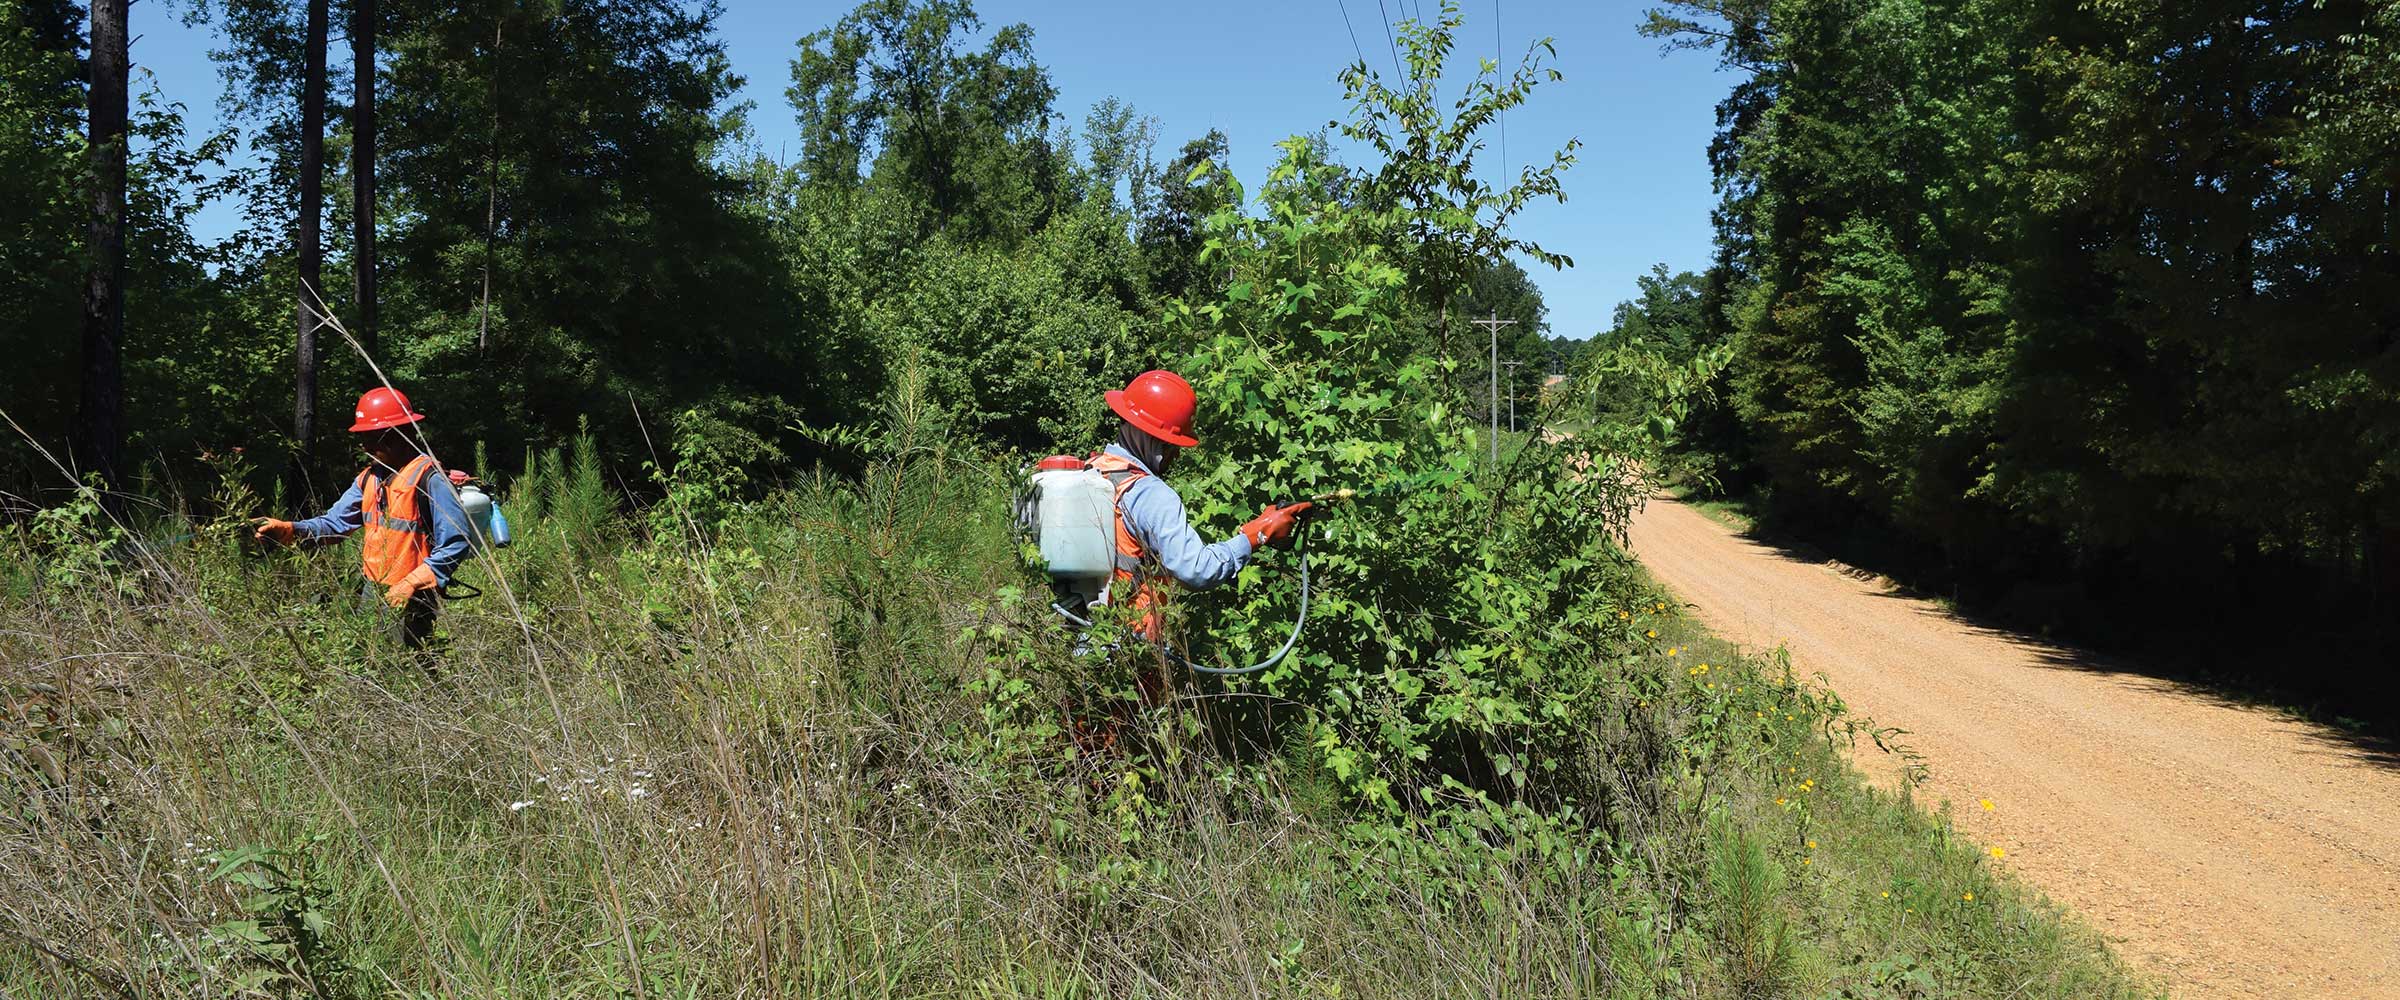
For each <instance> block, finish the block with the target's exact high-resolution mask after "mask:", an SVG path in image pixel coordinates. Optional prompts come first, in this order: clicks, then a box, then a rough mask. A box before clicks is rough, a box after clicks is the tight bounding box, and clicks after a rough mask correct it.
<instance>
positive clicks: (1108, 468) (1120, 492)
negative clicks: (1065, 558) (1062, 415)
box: [1089, 455, 1149, 576]
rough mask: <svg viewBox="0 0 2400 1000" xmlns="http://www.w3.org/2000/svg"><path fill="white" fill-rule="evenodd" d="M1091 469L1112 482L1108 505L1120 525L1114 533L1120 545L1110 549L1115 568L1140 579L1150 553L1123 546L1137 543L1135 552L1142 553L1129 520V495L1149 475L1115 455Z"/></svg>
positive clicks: (1096, 462) (1095, 461) (1093, 463)
mask: <svg viewBox="0 0 2400 1000" xmlns="http://www.w3.org/2000/svg"><path fill="white" fill-rule="evenodd" d="M1089 468H1090V469H1091V470H1092V471H1094V472H1098V473H1099V474H1100V475H1101V476H1103V477H1105V478H1106V479H1107V480H1108V485H1109V493H1108V505H1109V509H1110V510H1111V511H1112V512H1114V514H1115V516H1116V524H1114V525H1113V526H1112V531H1111V533H1112V534H1113V535H1115V536H1116V541H1117V542H1118V544H1114V545H1111V546H1110V548H1111V549H1112V550H1113V556H1112V559H1111V562H1112V565H1114V566H1115V567H1116V569H1117V571H1118V572H1120V573H1125V574H1129V575H1137V576H1138V575H1139V574H1140V573H1141V569H1142V557H1143V556H1144V555H1147V554H1148V553H1147V551H1146V550H1145V551H1136V552H1127V551H1125V550H1126V545H1125V544H1123V543H1124V542H1125V541H1127V540H1130V541H1131V542H1132V543H1133V546H1132V547H1133V548H1135V549H1136V550H1141V539H1140V538H1138V537H1136V536H1135V535H1134V533H1133V528H1132V526H1131V525H1130V524H1128V523H1127V522H1126V520H1125V494H1126V492H1127V491H1129V490H1131V489H1133V484H1135V483H1137V482H1140V481H1141V480H1142V477H1143V476H1146V475H1149V473H1146V472H1143V471H1142V470H1141V469H1138V468H1135V467H1134V465H1133V463H1131V462H1127V461H1125V460H1124V459H1121V458H1117V457H1115V456H1113V455H1101V456H1099V457H1097V458H1094V459H1093V460H1092V461H1091V463H1090V465H1089Z"/></svg>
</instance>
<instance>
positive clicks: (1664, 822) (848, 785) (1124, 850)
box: [0, 450, 2137, 998]
mask: <svg viewBox="0 0 2400 1000" xmlns="http://www.w3.org/2000/svg"><path fill="white" fill-rule="evenodd" d="M904 454H906V453H904ZM533 465H534V467H535V470H536V471H535V473H534V474H533V475H532V476H530V477H529V478H528V479H526V480H524V481H521V482H518V483H515V484H512V489H511V490H510V491H509V497H510V504H511V515H512V520H514V521H516V522H517V526H518V538H519V541H518V544H517V546H516V547H514V548H512V549H510V550H506V551H504V552H501V553H497V554H493V555H491V556H489V557H487V558H486V559H484V560H482V561H480V562H479V563H478V564H476V565H475V566H474V567H473V568H471V569H470V570H469V571H468V574H469V576H470V578H472V579H474V580H476V581H477V582H478V584H479V585H481V586H482V587H483V589H484V590H485V593H486V596H485V597H484V598H482V599H480V600H474V601H465V602H454V603H452V604H450V605H448V606H447V607H446V609H445V612H444V617H443V619H442V626H441V627H442V633H443V639H442V643H441V645H440V648H439V651H438V654H437V655H436V657H435V659H434V660H432V661H431V662H420V661H419V660H417V659H416V658H414V657H411V656H409V655H407V654H405V653H403V652H402V651H399V650H397V649H394V648H392V647H390V646H388V645H386V644H385V643H384V641H383V640H382V639H381V638H380V635H379V632H378V629H377V625H378V619H377V614H378V612H377V610H376V609H375V608H373V607H372V606H362V605H361V604H360V602H359V601H358V600H357V596H356V595H357V585H356V583H355V577H354V574H355V569H354V568H353V567H354V556H353V555H352V554H351V553H350V552H349V550H347V549H336V550H332V551H323V552H317V553H313V554H310V553H285V552H276V553H260V552H253V551H249V550H246V549H245V548H243V547H241V546H239V545H236V544H233V543H231V542H229V541H225V540H224V538H225V537H226V536H224V535H222V534H214V533H211V532H209V531H203V532H201V533H200V534H199V535H198V537H199V538H200V539H201V540H200V541H199V542H198V543H196V544H190V545H185V546H181V547H177V548H173V549H169V550H162V551H158V552H153V553H151V554H149V555H146V556H144V557H142V558H138V559H130V560H128V559H119V560H117V561H115V562H114V563H113V564H110V563H108V562H107V561H106V560H87V561H86V562H88V563H89V565H88V566H86V565H84V564H83V563H76V564H75V565H76V566H78V567H80V568H77V569H75V570H73V571H72V572H65V571H61V572H52V570H54V569H56V568H57V567H59V566H62V565H67V563H68V562H71V561H72V560H67V561H61V560H62V559H65V556H64V555H62V553H68V552H69V550H72V549H73V547H74V545H75V544H76V543H75V541H74V539H73V538H72V537H71V533H60V532H53V533H52V534H51V535H49V536H45V537H44V538H43V539H41V540H40V541H38V542H37V541H36V540H35V539H33V538H32V537H31V536H30V535H29V534H28V533H26V532H24V531H21V530H20V531H19V532H17V533H16V534H15V535H14V536H12V537H10V538H9V539H8V540H7V541H5V542H0V545H6V546H7V547H8V551H7V552H6V553H5V556H6V559H5V562H4V563H0V565H6V566H8V567H9V568H8V569H7V570H6V571H5V572H6V573H7V574H8V575H9V576H8V579H7V581H6V586H5V587H0V593H4V594H5V596H4V597H0V621H5V622H6V625H5V626H0V710H4V711H5V722H4V723H0V994H4V995H10V996H16V995H24V996H138V997H151V996H209V997H219V996H249V995H261V996H295V997H296V996H327V997H333V996H351V997H368V996H407V997H420V996H473V997H553V996H565V997H576V996H604V995H605V996H631V997H640V998H654V997H721V996H759V997H773V996H825V995H840V996H871V997H918V996H970V997H1019V996H1023V997H1084V996H1092V997H1100V996H1108V997H1117V996H1201V995H1244V996H1256V995H1275V996H1455V995H1460V994H1472V995H1483V996H1512V997H1513V996H1561V997H1564V996H1619V997H1637V996H1640V997H1651V996H1716V995H1744V996H1817V995H1827V994H1828V993H1829V992H1831V995H1847V996H1892V997H1904V996H1994V997H1997V996H2050V997H2089V996H2126V995H2134V994H2135V993H2136V992H2137V991H2136V990H2135V988H2134V987H2133V986H2131V985H2129V984H2128V983H2127V981H2126V979H2125V978H2124V976H2123V975H2122V973H2120V972H2119V971H2117V969H2116V968H2115V966H2114V964H2113V963H2112V961H2111V960H2110V959H2109V958H2108V957H2107V956H2106V954H2105V952H2104V951H2103V950H2102V949H2101V948H2100V946H2099V945H2098V944H2097V943H2096V942H2095V941H2094V940H2093V939H2092V938H2091V937H2090V936H2089V935H2088V934H2087V933H2084V932H2082V931H2079V930H2077V929H2075V928H2074V927H2073V925H2072V924H2071V923H2068V922H2066V921H2064V920H2062V919H2061V918H2060V916H2059V915H2058V914H2056V913H2055V912H2052V911H2050V910H2047V909H2045V908H2043V907H2041V906H2040V905H2039V904H2038V903H2034V902H2028V901H2027V897H2026V895H2025V894H2024V893H2023V892H2022V891H2021V890H2019V889H2016V888H2014V887H2013V886H2010V885H2008V884H2007V883H2006V882H2005V881H1998V880H1995V879H1994V878H1993V877H1992V876H1991V874H1990V872H1989V871H1988V870H1987V869H1985V868H1983V867H1982V866H1981V865H1979V864H1978V863H1977V860H1976V856H1975V855H1974V853H1973V851H1972V849H1971V848H1970V847H1968V846H1966V845H1960V844H1956V843H1952V842H1951V841H1950V840H1949V838H1947V837H1946V836H1945V835H1943V834H1942V833H1941V830H1940V828H1939V827H1938V825H1935V824H1934V822H1933V821H1932V820H1929V819H1927V818H1926V817H1924V816H1922V815H1921V814H1919V813H1917V812H1915V811H1914V810H1913V809H1911V808H1909V807H1908V806H1907V805H1906V804H1905V803H1899V802H1895V801H1890V800H1886V799H1879V798H1876V797H1874V796H1873V795H1872V793H1869V792H1867V791H1865V790H1864V789H1863V787H1862V786H1860V785H1858V783H1857V782H1856V781H1855V778H1854V776H1853V775H1851V774H1850V773H1849V772H1847V771H1846V770H1844V765H1843V764H1842V763H1841V760H1840V757H1839V756H1838V755H1837V753H1836V751H1835V749H1834V747H1833V745H1832V743H1831V741H1830V740H1829V739H1828V738H1827V734H1828V733H1829V732H1835V731H1838V716H1837V715H1836V714H1835V706H1834V705H1833V704H1832V703H1831V702H1830V701H1829V700H1827V699H1825V698H1823V697H1821V696H1819V695H1816V694H1813V693H1811V692H1810V691H1809V690H1808V689H1807V688H1805V687H1804V686H1801V685H1797V684H1794V683H1791V682H1790V681H1789V679H1788V678H1786V677H1783V676H1782V675H1781V673H1780V672H1779V671H1778V669H1777V668H1776V667H1775V666H1774V665H1773V664H1771V663H1762V662H1759V661H1751V660H1740V659H1735V658H1730V657H1727V656H1719V657H1718V658H1717V659H1715V660H1711V661H1710V662H1712V663H1718V664H1719V665H1718V666H1717V667H1716V668H1715V669H1716V672H1715V673H1714V674H1713V675H1712V676H1713V678H1714V679H1715V680H1716V681H1720V682H1722V683H1724V684H1726V685H1727V686H1728V688H1733V687H1739V688H1740V689H1741V691H1742V692H1743V694H1742V695H1740V696H1738V697H1737V696H1733V695H1730V694H1727V695H1725V696H1723V697H1722V698H1720V697H1719V696H1717V695H1715V694H1713V692H1714V691H1715V689H1711V688H1703V687H1700V686H1699V683H1686V682H1687V681H1695V680H1696V675H1692V674H1690V673H1688V669H1689V666H1690V665H1691V664H1692V663H1694V662H1695V661H1694V658H1693V657H1694V655H1695V654H1694V653H1693V651H1692V650H1691V649H1689V648H1687V647H1688V646H1689V645H1690V644H1691V643H1692V642H1693V641H1695V640H1700V641H1705V640H1701V639H1700V637H1697V636H1692V635H1689V634H1688V633H1687V632H1684V631H1679V630H1688V629H1689V626H1688V624H1686V623H1683V622H1681V620H1680V619H1677V618H1675V617H1674V616H1673V615H1672V614H1671V613H1668V612H1662V611H1661V610H1659V608H1658V607H1657V606H1656V605H1648V606H1649V607H1650V610H1649V611H1646V612H1645V613H1646V614H1650V615H1653V616H1654V617H1655V620H1656V622H1657V624H1658V625H1659V626H1661V629H1662V630H1663V631H1665V632H1666V633H1667V635H1666V636H1665V637H1664V638H1662V639H1661V641H1660V643H1659V647H1658V648H1657V649H1654V650H1647V651H1644V652H1643V653H1642V654H1641V655H1637V656H1633V657H1628V658H1625V659H1624V660H1623V661H1621V662H1608V663H1591V664H1585V665H1582V666H1581V667H1580V668H1579V669H1585V670H1591V671H1601V672H1605V673H1607V674H1609V675H1610V676H1611V678H1613V682H1614V683H1617V684H1618V685H1619V688H1620V689H1621V690H1622V691H1624V692H1625V694H1624V696H1623V698H1622V699H1620V701H1619V702H1618V703H1616V704H1614V705H1613V707H1612V709H1611V711H1610V712H1608V713H1605V714H1604V715H1603V716H1602V717H1599V718H1595V719H1592V720H1591V726H1590V732H1591V738H1590V740H1589V743H1588V746H1584V747H1581V748H1579V749H1578V752H1577V756H1576V757H1575V759H1576V760H1578V761H1580V762H1581V766H1582V768H1583V770H1584V771H1585V772H1586V773H1585V774H1583V775H1580V776H1578V777H1577V778H1576V780H1575V781H1573V782H1569V783H1566V784H1567V786H1570V787H1574V788H1578V789H1581V790H1582V792H1581V794H1580V795H1579V796H1578V797H1577V801H1576V802H1574V803H1573V804H1572V806H1571V812H1568V813H1562V812H1561V811H1560V810H1552V809H1536V808H1533V807H1531V806H1529V805H1527V804H1525V803H1522V802H1514V803H1512V802H1504V801H1491V800H1483V801H1482V804H1481V805H1479V806H1474V807H1473V808H1469V809H1466V810H1465V811H1464V812H1463V815H1465V816H1467V817H1468V821H1466V822H1448V823H1432V822H1421V821H1418V820H1419V819H1421V817H1418V818H1412V817H1408V816H1402V817H1391V816H1384V815H1378V814H1369V813H1362V812H1359V811H1357V809H1356V807H1355V806H1354V805H1352V804H1350V803H1351V800H1350V799H1348V798H1346V797H1344V796H1343V795H1341V794H1340V793H1339V792H1338V790H1337V789H1335V788H1333V787H1331V782H1330V780H1329V779H1327V778H1325V777H1324V775H1323V773H1322V770H1321V766H1320V762H1319V761H1317V760H1316V759H1315V758H1314V757H1313V756H1312V750H1311V748H1309V747H1306V746H1291V745H1285V744H1283V743H1281V742H1279V741H1278V740H1277V739H1276V737H1277V735H1278V730H1277V728H1276V727H1275V726H1274V725H1273V724H1272V721H1271V720H1270V721H1268V722H1266V723H1263V724H1262V723H1261V722H1259V721H1258V718H1257V717H1256V716H1255V715H1254V714H1244V713H1245V712H1246V711H1247V710H1248V709H1251V708H1254V707H1255V705H1254V703H1255V702H1256V701H1257V699H1253V698H1248V697H1245V696H1244V693H1243V692H1241V691H1239V690H1236V689H1230V688H1227V687H1225V686H1223V685H1218V684H1215V683H1214V682H1208V683H1202V682H1198V681H1193V682H1189V683H1186V684H1185V686H1183V687H1182V688H1181V689H1179V691H1180V694H1179V696H1178V697H1177V699H1176V700H1174V701H1172V702H1169V703H1167V704H1164V705H1161V706H1156V707H1150V708H1144V707H1141V706H1140V705H1139V704H1138V703H1137V702H1134V701H1132V700H1131V699H1125V698H1118V697H1114V696H1112V695H1110V694H1107V693H1104V692H1106V691H1107V690H1108V689H1110V688H1112V687H1120V686H1121V684H1120V681H1121V677H1119V676H1118V675H1117V674H1114V673H1112V671H1115V670H1118V669H1120V668H1121V665H1117V664H1114V663H1112V662H1111V661H1110V660H1109V658H1107V657H1095V656H1083V657H1078V656H1077V655H1076V654H1075V652H1074V650H1073V649H1072V646H1071V642H1070V639H1069V637H1067V636H1064V635H1062V634H1061V633H1059V632H1058V631H1057V630H1055V629H1054V628H1053V627H1051V625H1050V623H1049V622H1048V621H1046V620H1045V618H1044V612H1043V611H1042V610H1041V608H1040V606H1039V603H1038V602H1037V601H1036V600H1034V599H1032V598H1030V597H1028V596H1024V595H1022V594H1020V593H1018V591H1017V588H1019V587H1020V586H1021V585H1022V584H1024V582H1025V579H1024V576H1023V574H1022V571H1021V570H1020V569H1019V568H1018V566H1017V564H1016V557H1015V551H1014V545H1013V542H1012V541H1011V539H1010V538H1009V536H1008V533H1007V529H1006V513H1007V512H1006V510H1005V507H1004V491H1003V490H1001V489H999V488H998V487H997V486H996V484H995V472H994V470H993V469H991V468H988V467H986V466H984V465H982V464H980V463H978V462H975V461H970V460H964V459H959V458H956V457H954V456H947V455H942V454H939V453H938V452H931V451H927V452H924V453H921V454H915V457H913V458H909V457H902V458H899V459H895V460H893V461H891V462H887V463H885V464H882V465H879V466H877V467H876V468H875V469H874V470H873V471H871V472H870V473H869V474H868V475H867V476H866V477H865V478H864V479H863V480H860V481H855V482H837V481H832V480H820V481H813V482H807V483H802V484H799V485H798V486H796V487H795V488H792V489H790V490H788V491H786V492H784V493H782V494H779V495H777V496H776V497H774V498H773V499H770V500H767V501H764V502H760V503H757V504H753V505H751V506H749V507H748V508H747V509H746V510H743V511H742V512H740V513H738V514H736V515H734V516H732V517H730V518H726V519H724V520H722V521H711V522H705V523H704V522H703V521H701V520H700V519H697V518H692V517H681V516H679V514H678V512H677V511H676V510H673V509H669V510H665V511H653V512H652V516H650V517H648V518H646V519H644V520H643V522H641V523H640V524H639V525H637V524H636V523H635V522H632V521H628V520H627V519H625V518H623V517H621V516H620V515H619V514H618V512H617V511H616V509H615V506H614V500H613V498H612V491H610V490H609V489H608V488H607V487H606V485H605V483H606V480H605V479H604V477H602V475H601V470H600V469H599V468H598V466H597V464H596V463H595V461H594V460H593V458H592V457H591V454H590V452H589V451H588V450H585V451H583V452H581V453H580V454H569V455H565V456H556V455H554V456H549V457H547V458H545V459H543V460H541V461H537V462H535V463H533ZM679 525H680V530H678V526H679ZM85 544H93V545H97V544H100V542H99V540H97V539H93V538H89V537H87V538H86V539H85ZM114 584H121V585H114ZM1636 596H1637V595H1633V594H1628V595H1627V597H1628V601H1627V603H1628V605H1629V606H1636V602H1635V601H1634V600H1633V599H1634V598H1635V597H1636ZM1647 600H1648V599H1647V597H1646V596H1644V597H1642V601H1643V602H1647ZM1669 649H1674V650H1675V653H1674V654H1673V655H1669V653H1668V650H1669ZM1720 660H1721V661H1722V662H1719V661H1720ZM1727 699H1732V700H1727ZM1764 706H1776V707H1778V710H1779V713H1780V714H1787V715H1788V716H1789V718H1786V719H1782V720H1777V721H1773V722H1771V723H1769V724H1763V725H1754V726H1753V725H1744V726H1727V725H1726V724H1725V718H1726V717H1727V713H1735V714H1739V713H1742V712H1748V711H1753V710H1754V709H1755V710H1756V711H1757V712H1759V713H1760V718H1759V720H1754V721H1762V722H1763V721H1766V720H1765V718H1764V714H1763V711H1764V708H1763V707H1764ZM1237 709H1240V711H1237ZM1283 710H1284V711H1296V710H1297V709H1293V708H1291V707H1289V706H1284V707H1283ZM1096 729H1098V730H1106V731H1108V733H1109V735H1110V736H1112V737H1113V740H1111V741H1109V742H1108V743H1107V746H1106V748H1105V749H1098V748H1097V747H1098V744H1097V743H1096V741H1094V740H1092V739H1090V738H1089V736H1090V734H1091V732H1092V731H1094V730H1096ZM1236 732H1238V733H1240V734H1242V737H1243V738H1242V739H1240V740H1234V739H1230V738H1229V734H1231V733H1236ZM1778 772H1782V773H1778ZM1804 772H1805V773H1806V774H1807V775H1810V776H1811V777H1810V778H1809V780H1810V781H1811V784H1810V785H1809V786H1807V787H1808V788H1810V789H1812V790H1813V791H1809V792H1794V791H1792V788H1793V787H1796V782H1797V781H1798V780H1799V779H1798V778H1797V777H1796V776H1797V775H1800V774H1802V773H1804ZM1453 794H1457V795H1461V796H1463V795H1464V794H1465V793H1464V792H1454V793H1453ZM1777 799H1781V800H1782V804H1781V805H1777V804H1775V800H1777ZM1462 801H1464V800H1463V799H1462ZM1795 803H1796V804H1795ZM1811 839H1814V840H1817V841H1822V842H1825V844H1826V848H1825V849H1824V850H1812V849H1810V848H1809V847H1806V846H1803V845H1804V843H1806V842H1807V841H1809V840H1811ZM1803 859H1807V860H1806V862H1805V863H1804V860H1803ZM1886 877H1889V878H1895V879H1899V880H1900V881H1899V882H1898V883H1894V884H1905V885H1906V886H1907V887H1908V891H1909V892H1910V893H1911V894H1912V895H1911V896H1910V898H1911V899H1912V900H1915V901H1916V902H1917V903H1919V904H1921V905H1922V906H1923V910H1921V911H1920V910H1918V909H1916V908H1914V907H1912V908H1911V909H1910V913H1909V914H1906V915H1902V914H1896V913H1887V912H1886V911H1887V910H1888V909H1889V908H1888V907H1882V906H1880V905H1879V904H1880V902H1881V901H1880V900H1873V901H1870V900H1868V899H1867V898H1866V897H1867V893H1866V891H1865V888H1866V887H1867V886H1869V885H1872V884H1874V880H1876V879H1879V878H1886ZM1965 892H1973V893H1975V895H1976V898H1977V901H1978V903H1980V904H1982V905H1978V906H1972V907H1969V906H1951V907H1943V906H1939V905H1937V904H1939V903H1941V902H1942V897H1945V896H1946V897H1948V899H1949V900H1951V901H1957V896H1958V895H1960V894H1962V893H1965ZM1919 912H1922V913H1924V914H1925V916H1923V917H1922V918H1916V917H1915V915H1916V914H1917V913H1919ZM1920 984H1922V988H1920ZM1842 990H1847V991H1848V992H1847V993H1841V992H1838V991H1842Z"/></svg>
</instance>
